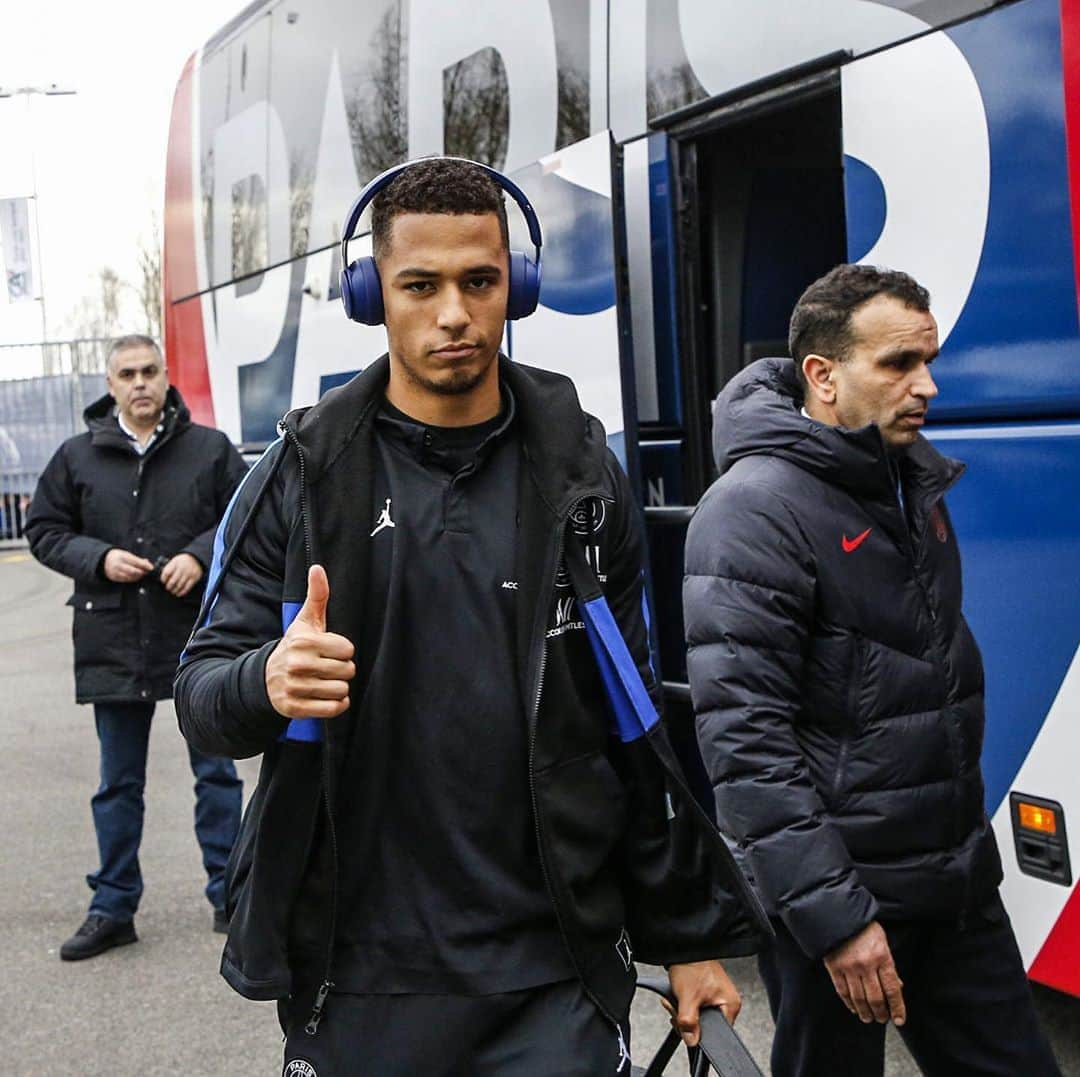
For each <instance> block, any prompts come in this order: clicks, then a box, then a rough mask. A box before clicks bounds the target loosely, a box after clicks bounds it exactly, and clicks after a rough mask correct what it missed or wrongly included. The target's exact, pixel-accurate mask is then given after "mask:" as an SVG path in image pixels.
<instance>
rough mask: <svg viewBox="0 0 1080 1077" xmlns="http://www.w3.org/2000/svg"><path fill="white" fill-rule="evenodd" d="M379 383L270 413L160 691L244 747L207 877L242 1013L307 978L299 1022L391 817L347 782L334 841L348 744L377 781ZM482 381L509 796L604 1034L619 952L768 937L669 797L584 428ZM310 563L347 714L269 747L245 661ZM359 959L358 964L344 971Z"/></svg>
mask: <svg viewBox="0 0 1080 1077" xmlns="http://www.w3.org/2000/svg"><path fill="white" fill-rule="evenodd" d="M388 369H389V364H388V360H387V359H386V358H385V357H384V358H383V359H382V360H379V361H378V362H376V363H374V364H373V365H372V366H370V367H368V368H367V369H366V370H365V371H364V372H363V373H362V374H360V375H359V376H358V377H356V378H355V379H353V381H351V382H349V383H348V384H347V385H345V386H342V387H341V388H340V389H335V390H332V391H331V392H330V393H328V394H327V395H326V396H325V397H324V398H323V399H322V401H320V403H319V404H317V405H316V406H315V407H313V408H311V409H308V410H307V411H305V412H302V413H294V414H292V415H290V416H288V417H287V418H286V420H285V422H284V423H283V425H282V429H283V437H284V440H283V442H282V443H280V444H278V445H276V446H274V447H272V448H271V450H269V451H268V453H267V455H266V456H265V457H264V459H263V460H262V461H261V462H260V463H259V464H258V465H256V467H255V468H254V469H253V471H252V472H251V474H250V476H249V479H248V480H247V481H246V482H245V484H244V485H243V487H241V490H240V493H239V495H238V497H237V500H236V503H235V504H234V506H233V509H232V510H231V512H230V514H229V515H228V517H227V518H226V520H225V521H223V523H222V527H221V529H220V531H219V534H218V539H217V542H216V548H217V554H218V556H217V557H216V558H215V567H214V569H213V571H212V577H213V578H214V582H213V583H212V585H211V590H210V591H209V593H208V596H207V602H206V603H205V604H204V609H205V610H206V612H205V614H204V615H203V619H202V620H203V623H202V626H201V627H200V628H199V629H198V630H197V631H196V632H195V634H194V636H193V637H192V640H191V642H190V644H189V645H188V648H187V650H186V653H185V656H184V658H183V660H182V662H181V666H180V670H179V673H178V675H177V681H176V706H177V715H178V717H179V721H180V727H181V730H182V731H183V733H184V735H185V736H186V737H187V738H188V740H189V741H190V743H192V744H193V745H194V746H195V747H197V748H199V749H200V750H201V751H205V752H212V753H215V754H226V755H234V756H245V755H252V754H255V753H257V752H262V753H263V764H262V770H261V773H260V778H259V784H258V787H257V789H256V791H255V793H254V795H253V797H252V802H251V805H250V806H249V808H248V811H247V813H246V815H245V820H244V824H243V826H242V828H241V835H240V838H239V840H238V842H237V845H236V847H235V849H234V852H233V857H232V859H231V862H230V869H229V872H228V902H227V907H228V909H229V912H230V915H231V924H230V929H229V937H228V940H227V942H226V946H225V952H224V955H223V958H222V972H223V975H224V976H225V977H226V979H227V980H228V981H229V983H230V984H231V985H232V986H233V987H234V988H236V990H238V991H239V992H240V993H241V994H244V995H246V996H247V997H249V998H263V999H266V998H282V997H284V996H285V995H288V994H289V993H290V991H292V990H294V989H295V988H296V987H297V986H302V985H304V984H308V983H311V982H312V980H318V979H319V978H321V979H322V980H323V990H321V991H320V992H319V993H318V994H317V997H316V1005H315V1010H314V1011H313V1014H312V1022H311V1027H312V1028H313V1029H316V1030H317V1028H318V1024H319V1021H320V1020H321V1016H322V1010H321V1005H322V1003H321V1001H320V999H321V1000H325V994H326V992H327V991H328V990H329V987H330V985H331V984H332V983H333V982H335V976H336V970H335V963H336V961H337V960H338V958H339V957H340V956H341V954H342V947H341V942H342V939H341V935H340V928H341V925H342V923H343V921H342V912H341V910H340V909H339V908H338V901H339V897H340V882H341V878H342V865H343V860H344V859H345V858H348V859H349V860H350V861H351V864H350V865H349V867H348V868H347V869H346V871H345V874H348V873H349V872H350V871H354V870H355V869H356V865H359V867H360V870H363V869H364V868H365V867H367V866H369V865H370V864H371V856H372V851H373V849H374V848H375V839H376V831H377V828H378V827H379V825H380V820H381V819H382V817H383V813H384V812H385V811H387V810H389V809H390V808H391V805H390V804H388V802H387V799H386V795H385V783H384V782H379V781H372V782H365V783H363V785H362V786H361V787H360V788H352V789H350V791H349V793H350V797H352V798H359V800H360V802H357V801H356V800H354V801H353V803H352V805H351V807H350V811H349V812H348V823H347V824H346V825H345V827H344V829H342V828H339V825H338V824H339V823H341V822H342V820H343V818H344V817H343V816H342V814H341V807H342V789H341V782H342V778H343V775H344V774H345V773H346V772H347V768H348V758H349V755H350V753H351V752H353V751H356V750H359V751H362V752H363V753H364V756H365V758H366V759H367V760H368V761H369V764H370V772H371V773H372V774H379V773H383V774H385V773H386V772H387V770H388V769H390V768H393V767H394V766H395V761H394V756H393V751H392V746H393V743H394V734H395V729H394V725H393V715H392V714H391V713H389V711H388V709H385V708H382V707H379V706H373V707H370V708H367V707H366V688H367V686H368V685H370V683H371V664H372V662H373V661H374V660H375V657H374V656H375V655H376V653H377V642H376V641H371V640H370V639H369V632H368V625H369V621H370V617H369V612H370V611H366V610H365V609H364V604H363V602H362V601H360V599H361V597H362V596H364V595H366V594H368V580H369V577H370V571H371V556H372V550H371V543H372V542H373V541H375V540H377V539H380V538H383V537H385V535H384V534H376V535H374V536H373V535H372V534H371V532H372V531H373V530H374V528H373V526H372V520H373V518H374V516H373V513H377V507H376V504H375V500H374V498H375V473H376V467H375V457H376V451H375V436H374V424H375V415H376V414H377V411H378V408H379V406H380V404H381V401H382V400H383V394H384V389H385V386H386V382H387V378H388ZM499 376H500V381H501V383H502V385H503V386H505V387H506V388H507V389H508V390H509V391H510V393H511V394H512V396H513V399H514V402H515V406H516V409H517V411H516V418H515V426H516V430H517V433H518V437H519V438H520V445H521V451H520V468H519V472H518V477H517V492H516V493H517V506H518V508H517V513H518V517H519V522H518V525H517V534H518V540H517V546H516V550H515V551H514V573H513V578H512V582H514V583H516V584H517V589H516V594H515V597H514V602H513V614H512V617H511V622H512V633H513V655H514V676H515V678H516V680H517V684H518V689H519V691H520V693H521V700H522V703H523V707H524V712H525V715H524V716H525V720H526V723H527V738H528V744H527V767H526V768H525V773H524V774H523V775H522V779H521V781H522V785H523V787H524V789H525V790H527V794H528V805H529V809H530V811H531V813H532V816H533V819H534V821H535V839H536V849H537V850H538V853H539V863H540V869H541V874H542V878H543V883H544V888H545V891H546V893H547V896H548V899H549V900H550V902H551V908H552V910H553V912H554V914H555V921H556V924H557V927H558V933H559V937H560V939H561V942H562V944H563V945H564V946H565V952H566V955H567V957H568V958H569V962H570V967H571V968H572V970H573V972H574V974H575V975H576V976H577V977H579V978H580V980H581V981H582V983H583V985H584V987H585V989H586V990H587V991H588V992H589V994H590V996H591V997H592V998H593V999H594V1000H595V1001H596V1002H597V1004H598V1005H599V1006H600V1007H601V1009H602V1010H603V1011H604V1012H605V1013H606V1014H607V1016H608V1017H610V1018H611V1019H613V1020H618V1019H621V1018H622V1016H623V1015H625V1013H626V1011H627V1008H628V1006H629V1002H630V998H631V996H632V994H633V990H634V982H635V975H634V970H633V965H632V956H633V954H634V953H635V952H636V953H637V954H638V955H639V956H640V957H641V959H642V960H646V961H649V962H655V963H675V962H683V961H692V960H699V959H704V958H707V957H721V956H726V955H732V954H737V953H748V952H752V951H753V950H754V949H756V947H757V943H758V941H759V939H760V937H761V934H762V933H768V932H769V931H770V928H769V924H768V920H767V919H766V918H765V917H764V914H763V913H762V911H761V908H760V905H759V903H758V901H757V898H756V896H755V895H754V894H753V892H752V891H751V890H750V889H749V888H748V887H747V884H746V882H745V880H744V879H743V877H742V875H741V873H740V872H739V870H738V869H737V867H736V866H735V864H734V862H733V860H732V857H731V853H730V851H729V850H728V847H727V845H726V844H725V842H724V841H723V839H722V838H721V837H720V836H719V835H718V834H717V832H716V831H715V829H714V828H713V827H712V825H711V823H709V822H708V821H707V819H706V817H705V816H704V815H703V813H702V812H701V809H700V808H699V807H698V806H697V805H696V803H695V802H694V801H693V797H692V796H691V795H690V794H689V792H688V790H687V787H686V782H685V778H684V777H683V776H682V773H681V771H680V769H679V765H678V763H677V761H676V759H675V757H674V754H673V752H672V750H671V746H670V744H669V742H668V739H667V734H666V732H665V728H664V725H663V721H662V719H660V717H659V714H658V713H657V710H656V705H655V704H656V702H657V700H658V698H659V686H658V684H657V681H656V678H655V676H654V674H653V671H652V667H651V660H650V655H649V642H648V627H647V623H646V619H645V615H644V607H643V581H642V565H643V558H644V545H643V540H642V530H641V526H640V521H639V519H638V513H637V509H636V508H635V506H634V503H633V500H632V497H631V495H630V491H629V486H628V483H627V480H626V477H625V475H624V474H623V472H622V471H621V469H620V468H619V466H618V464H617V462H616V461H615V459H614V457H613V456H612V454H611V453H610V451H609V450H608V449H607V446H606V439H605V436H604V432H603V428H602V427H601V425H600V424H599V423H598V422H597V421H596V420H595V419H594V418H592V417H591V416H588V415H586V414H585V413H584V412H583V411H582V410H581V408H580V405H579V404H578V400H577V394H576V393H575V391H574V388H573V385H572V383H571V382H570V381H569V380H567V379H566V378H564V377H561V376H559V375H556V374H551V373H548V372H545V371H541V370H535V369H532V368H528V367H524V366H522V365H520V364H517V363H511V362H510V361H509V360H507V359H505V358H502V359H500V367H499ZM380 507H381V506H380ZM586 547H588V548H586ZM315 562H318V563H321V564H322V565H324V566H325V568H326V571H327V575H328V578H329V580H330V600H329V605H328V609H327V628H328V630H329V631H331V632H338V633H340V634H342V635H344V636H346V637H347V638H349V639H351V640H353V641H354V642H357V643H358V647H357V674H356V679H355V682H354V683H355V685H356V690H354V691H353V692H352V693H351V696H350V699H351V707H350V710H349V711H348V712H347V713H346V714H345V715H342V716H341V717H339V718H335V719H332V720H329V721H325V722H318V723H312V725H313V726H315V727H316V728H317V735H316V737H315V738H314V739H312V740H308V741H299V740H292V739H282V737H283V735H285V733H286V730H287V728H288V727H289V723H288V722H287V721H286V720H285V719H283V718H282V717H281V716H280V715H278V714H277V713H276V712H275V711H274V709H273V707H272V706H271V705H270V701H269V698H268V696H267V692H266V685H265V666H266V660H267V658H268V657H269V654H270V653H271V651H272V650H273V648H274V647H275V646H276V644H277V641H278V638H279V637H280V635H281V632H282V624H283V623H288V620H289V617H290V616H291V615H293V614H295V611H296V610H297V609H298V608H299V604H300V603H301V602H302V601H303V599H304V596H305V592H306V586H307V583H306V581H307V566H308V564H309V563H315ZM433 597H434V596H433ZM365 640H367V642H365ZM462 660H463V661H465V660H466V659H465V658H463V659H462ZM482 668H483V667H482V659H480V660H478V664H477V670H478V672H479V671H480V670H482ZM361 716H362V717H363V721H361ZM431 765H432V766H438V765H439V760H437V759H435V760H432V762H431ZM491 811H492V812H493V813H498V812H499V805H498V804H492V805H491ZM357 959H362V949H361V950H357V951H355V952H354V953H353V954H352V955H351V956H350V958H349V960H350V961H354V960H357ZM332 1010H333V1007H332V1006H330V1007H328V1008H327V1010H326V1012H327V1014H328V1015H329V1016H328V1019H330V1020H332Z"/></svg>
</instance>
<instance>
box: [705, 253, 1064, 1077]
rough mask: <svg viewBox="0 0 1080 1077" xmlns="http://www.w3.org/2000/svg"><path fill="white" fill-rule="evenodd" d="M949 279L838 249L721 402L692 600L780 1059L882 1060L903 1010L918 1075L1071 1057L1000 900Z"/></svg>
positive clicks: (1006, 1070)
mask: <svg viewBox="0 0 1080 1077" xmlns="http://www.w3.org/2000/svg"><path fill="white" fill-rule="evenodd" d="M929 304H930V297H929V295H928V294H927V292H926V291H925V289H923V288H922V287H920V286H919V285H918V284H917V283H916V282H915V281H914V280H912V279H911V277H909V276H908V275H907V274H904V273H898V272H894V271H889V270H879V269H876V268H874V267H872V266H856V265H843V266H838V267H837V268H836V269H834V270H832V271H831V272H830V273H829V274H827V275H826V276H825V277H823V278H822V279H821V280H819V281H817V282H815V283H814V284H812V285H811V286H810V287H809V288H808V289H807V290H806V292H805V293H804V294H803V296H802V297H801V299H800V300H799V302H798V304H797V306H796V308H795V311H794V313H793V314H792V318H791V332H790V350H791V354H792V356H793V357H794V362H793V361H792V360H790V359H762V360H760V361H759V362H757V363H755V364H753V365H752V366H750V367H749V368H747V369H746V370H744V371H742V372H741V373H740V374H739V375H738V376H736V377H735V378H734V379H732V381H731V382H730V383H729V384H728V385H727V386H726V387H725V389H724V391H723V392H722V393H721V394H720V397H719V398H718V400H717V402H716V406H715V409H714V412H713V419H714V428H713V441H714V448H715V450H716V460H717V467H718V470H719V472H720V478H719V479H718V480H717V481H716V482H715V483H714V484H713V486H712V487H711V488H710V489H709V490H708V492H707V493H706V494H705V497H704V498H703V499H702V502H701V504H700V505H699V507H698V511H697V514H696V516H695V518H694V520H693V522H692V524H691V527H690V531H689V535H688V540H687V553H686V572H687V576H686V583H685V588H684V604H685V611H686V631H687V640H688V645H689V658H688V668H689V674H690V688H691V692H692V695H693V701H694V708H695V711H696V712H697V722H698V738H699V741H700V743H701V748H702V754H703V756H704V759H705V762H706V764H707V766H708V768H709V771H710V776H711V778H712V782H713V786H714V789H715V793H716V806H717V817H718V821H719V822H720V823H721V824H722V825H723V826H724V827H725V828H726V829H727V830H728V831H729V832H730V833H731V834H732V835H733V836H734V838H735V839H736V840H737V842H738V844H739V846H740V848H741V850H742V851H743V854H744V856H745V862H746V865H747V867H748V868H749V869H750V873H751V874H752V875H753V877H754V879H755V881H756V882H757V884H758V886H759V887H760V890H761V893H762V895H763V897H764V898H765V902H766V906H767V908H768V911H769V912H770V914H771V915H772V917H773V918H774V926H775V928H776V939H775V942H774V944H773V945H772V946H770V947H769V948H768V950H767V951H765V952H764V953H763V954H762V956H761V959H760V960H761V971H762V978H763V980H764V981H765V986H766V988H767V990H768V993H769V1000H770V1003H771V1006H772V1009H773V1013H774V1016H775V1017H776V1022H777V1023H776V1036H775V1038H774V1040H773V1051H772V1072H773V1074H774V1075H775V1077H794V1075H799V1077H811V1075H819V1074H821V1075H824V1074H828V1075H830V1077H838V1075H842V1074H852V1075H858V1077H873V1075H874V1074H881V1072H882V1067H883V1063H884V1045H885V1030H884V1023H885V1022H887V1021H890V1020H891V1021H893V1022H894V1023H895V1024H896V1025H897V1026H899V1027H900V1030H901V1034H902V1035H903V1037H904V1040H905V1041H906V1043H907V1045H908V1047H909V1048H910V1050H911V1051H912V1053H913V1055H914V1056H915V1058H916V1060H917V1062H918V1063H919V1066H920V1068H921V1069H922V1071H923V1072H924V1073H930V1074H942V1075H946V1074H947V1075H950V1077H952V1075H954V1074H961V1073H966V1074H976V1073H977V1074H999V1075H1001V1077H1008V1075H1012V1077H1016V1075H1019V1074H1024V1075H1025V1077H1043V1075H1051V1074H1056V1073H1057V1072H1058V1070H1057V1066H1056V1065H1055V1062H1054V1059H1053V1056H1052V1054H1051V1053H1050V1048H1049V1046H1048V1045H1047V1043H1046V1040H1045V1037H1044V1036H1043V1035H1042V1033H1041V1032H1040V1030H1039V1028H1038V1024H1037V1022H1036V1019H1035V1013H1034V1008H1033V1006H1032V1001H1031V994H1030V991H1029V989H1028V985H1027V980H1026V977H1025V973H1024V966H1023V964H1022V962H1021V959H1020V954H1019V951H1018V949H1017V946H1016V940H1015V938H1014V937H1013V932H1012V927H1011V925H1010V923H1009V919H1008V916H1007V914H1006V912H1005V909H1004V908H1003V906H1002V904H1001V899H1000V898H999V896H998V884H999V883H1000V881H1001V862H1000V859H999V857H998V851H997V846H996V843H995V840H994V834H993V831H992V829H991V828H990V823H989V820H988V819H987V816H986V810H985V807H984V802H983V801H984V793H983V783H982V774H981V771H980V767H979V752H980V748H981V746H982V736H983V721H984V719H983V674H982V661H981V658H980V656H979V649H978V646H977V645H976V643H975V639H974V637H973V636H972V634H971V631H970V629H969V628H968V626H967V622H966V621H965V620H964V616H963V613H962V612H961V581H960V555H959V551H958V548H957V544H956V537H955V534H954V533H953V529H952V524H951V522H950V519H949V514H948V510H947V508H946V506H945V501H944V496H945V493H946V492H947V491H948V490H949V489H950V488H951V487H952V485H953V484H954V483H955V482H956V481H957V480H958V479H959V478H960V476H961V474H962V473H963V470H964V468H963V465H962V464H959V463H957V462H956V461H955V460H949V459H947V458H946V457H944V456H942V455H941V454H940V453H939V452H938V451H937V450H936V449H935V448H934V447H933V445H932V444H931V443H930V442H929V441H928V440H926V438H924V437H923V436H922V434H921V430H922V427H923V424H924V422H925V421H926V416H927V413H928V410H929V408H930V405H931V403H932V401H933V400H934V398H935V397H936V396H937V391H938V390H937V386H936V385H935V384H934V379H933V377H932V375H931V372H930V366H931V364H932V363H933V362H934V360H935V359H936V357H937V353H938V332H937V324H936V322H935V320H934V317H933V315H932V314H931V313H930V309H929Z"/></svg>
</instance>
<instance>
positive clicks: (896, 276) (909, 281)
mask: <svg viewBox="0 0 1080 1077" xmlns="http://www.w3.org/2000/svg"><path fill="white" fill-rule="evenodd" d="M879 295H888V296H892V297H893V298H894V299H898V300H900V302H901V303H903V304H904V306H906V307H910V308H911V309H912V310H923V311H928V310H929V309H930V293H929V292H928V291H927V290H926V289H925V288H924V287H923V286H922V285H921V284H919V283H918V281H916V280H915V278H914V277H911V276H909V275H908V274H907V273H903V272H901V271H900V270H896V269H883V268H881V267H880V266H867V265H849V264H846V263H845V264H843V265H838V266H836V267H835V268H833V269H830V270H829V272H828V273H826V274H825V276H824V277H821V278H819V279H818V280H816V281H814V283H813V284H811V285H810V287H809V288H807V289H806V291H805V292H803V294H802V295H801V296H799V301H798V302H797V303H796V304H795V309H794V310H793V311H792V312H791V324H790V327H789V329H788V349H789V350H790V352H791V357H792V359H794V360H795V372H796V374H797V375H798V377H799V381H800V382H801V383H802V384H803V388H804V389H805V388H806V383H805V379H804V377H803V370H802V363H803V360H804V359H805V358H806V357H807V356H808V355H824V356H827V357H828V358H830V359H835V360H836V361H837V362H840V363H843V362H845V361H846V360H847V359H849V358H850V357H851V349H852V346H853V344H854V343H855V337H854V334H853V333H852V331H851V316H852V315H853V314H854V313H855V311H856V310H858V309H859V307H861V306H862V305H863V304H864V303H868V302H869V301H870V300H871V299H874V298H875V297H876V296H879Z"/></svg>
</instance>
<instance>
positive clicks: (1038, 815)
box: [1017, 801, 1057, 834]
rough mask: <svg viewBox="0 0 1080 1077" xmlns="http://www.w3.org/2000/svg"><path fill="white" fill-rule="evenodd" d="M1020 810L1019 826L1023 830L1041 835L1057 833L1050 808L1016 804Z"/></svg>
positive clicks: (1054, 819)
mask: <svg viewBox="0 0 1080 1077" xmlns="http://www.w3.org/2000/svg"><path fill="white" fill-rule="evenodd" d="M1017 807H1018V808H1019V809H1020V825H1021V826H1022V827H1023V828H1024V829H1025V830H1037V831H1039V833H1041V834H1056V833H1057V818H1056V817H1055V815H1054V811H1053V809H1052V808H1040V807H1037V806H1036V805H1034V804H1025V803H1024V802H1023V801H1020V803H1019V804H1017Z"/></svg>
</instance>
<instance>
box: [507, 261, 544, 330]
mask: <svg viewBox="0 0 1080 1077" xmlns="http://www.w3.org/2000/svg"><path fill="white" fill-rule="evenodd" d="M539 302H540V267H539V266H538V265H537V264H536V262H534V261H533V260H532V259H531V258H530V257H529V256H528V255H527V254H525V253H524V252H523V251H511V252H510V294H509V296H508V299H507V304H506V317H507V318H508V319H509V320H510V321H514V320H516V319H517V318H525V317H528V315H530V314H532V312H533V311H534V310H536V307H537V305H538V304H539Z"/></svg>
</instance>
